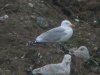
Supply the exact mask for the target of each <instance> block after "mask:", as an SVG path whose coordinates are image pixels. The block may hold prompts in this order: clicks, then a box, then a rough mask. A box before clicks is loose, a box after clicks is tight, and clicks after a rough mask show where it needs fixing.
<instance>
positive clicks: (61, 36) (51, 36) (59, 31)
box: [35, 20, 73, 43]
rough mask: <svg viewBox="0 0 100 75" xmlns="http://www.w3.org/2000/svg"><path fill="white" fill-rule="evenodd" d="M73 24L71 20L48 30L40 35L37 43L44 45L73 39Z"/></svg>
mask: <svg viewBox="0 0 100 75" xmlns="http://www.w3.org/2000/svg"><path fill="white" fill-rule="evenodd" d="M72 27H73V24H72V23H71V22H70V21H69V20H63V21H62V22H61V26H58V27H56V28H53V29H51V30H48V31H47V32H44V33H42V34H40V35H39V36H38V37H37V38H36V40H35V42H36V43H43V42H49V43H50V42H51V43H52V42H65V41H67V40H68V39H69V38H71V36H72V34H73V29H72Z"/></svg>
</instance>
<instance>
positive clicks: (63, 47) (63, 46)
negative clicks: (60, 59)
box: [59, 43, 69, 54]
mask: <svg viewBox="0 0 100 75" xmlns="http://www.w3.org/2000/svg"><path fill="white" fill-rule="evenodd" d="M59 45H60V48H61V50H62V51H63V53H64V54H69V50H68V49H66V48H65V45H64V43H63V44H61V43H60V44H59Z"/></svg>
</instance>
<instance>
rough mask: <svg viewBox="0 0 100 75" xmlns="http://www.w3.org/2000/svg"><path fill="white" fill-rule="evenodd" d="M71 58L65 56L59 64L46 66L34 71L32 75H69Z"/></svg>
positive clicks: (67, 55)
mask: <svg viewBox="0 0 100 75" xmlns="http://www.w3.org/2000/svg"><path fill="white" fill-rule="evenodd" d="M70 64H71V56H70V55H69V54H66V55H65V56H64V58H63V60H62V62H61V63H58V64H48V65H45V66H43V67H41V68H37V69H34V70H33V71H32V74H33V75H69V74H70Z"/></svg>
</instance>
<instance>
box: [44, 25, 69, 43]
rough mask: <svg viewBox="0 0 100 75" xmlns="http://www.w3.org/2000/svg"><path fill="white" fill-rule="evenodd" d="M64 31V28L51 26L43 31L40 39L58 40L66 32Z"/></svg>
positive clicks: (46, 40) (47, 40)
mask: <svg viewBox="0 0 100 75" xmlns="http://www.w3.org/2000/svg"><path fill="white" fill-rule="evenodd" d="M64 31H65V29H63V28H61V27H57V28H53V29H51V30H49V31H47V32H45V33H44V34H45V36H44V38H43V39H42V40H44V41H45V42H58V41H59V40H60V39H61V38H62V37H63V36H64V35H66V34H67V33H65V32H64Z"/></svg>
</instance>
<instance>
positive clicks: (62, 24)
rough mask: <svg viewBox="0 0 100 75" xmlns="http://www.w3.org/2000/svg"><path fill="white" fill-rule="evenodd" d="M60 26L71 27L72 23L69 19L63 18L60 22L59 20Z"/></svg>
mask: <svg viewBox="0 0 100 75" xmlns="http://www.w3.org/2000/svg"><path fill="white" fill-rule="evenodd" d="M61 26H62V27H66V26H67V27H71V26H73V24H72V23H71V22H70V21H69V20H63V21H62V22H61Z"/></svg>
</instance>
